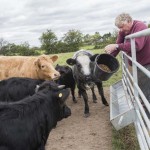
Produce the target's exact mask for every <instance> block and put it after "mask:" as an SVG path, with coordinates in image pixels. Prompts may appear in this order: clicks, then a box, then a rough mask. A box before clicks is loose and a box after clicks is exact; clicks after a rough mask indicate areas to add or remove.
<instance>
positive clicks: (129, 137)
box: [55, 46, 139, 150]
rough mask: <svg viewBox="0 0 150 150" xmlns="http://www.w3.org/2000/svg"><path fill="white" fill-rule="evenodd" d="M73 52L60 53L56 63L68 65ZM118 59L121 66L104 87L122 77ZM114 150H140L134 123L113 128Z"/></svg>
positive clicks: (118, 57) (88, 48)
mask: <svg viewBox="0 0 150 150" xmlns="http://www.w3.org/2000/svg"><path fill="white" fill-rule="evenodd" d="M81 49H86V50H91V51H92V52H93V53H94V54H101V53H105V52H104V50H103V49H93V46H86V47H82V48H81ZM73 54H74V52H70V53H59V54H58V56H59V59H58V60H57V61H56V63H55V64H57V63H58V64H61V65H66V60H67V59H68V58H70V57H72V56H73ZM117 59H118V61H119V63H120V68H119V70H118V71H117V72H116V73H115V74H113V76H112V77H111V78H110V79H109V80H107V81H104V82H103V86H104V87H109V86H110V85H112V84H114V83H115V82H117V81H119V80H120V79H121V78H122V69H121V58H120V56H117ZM112 150H139V145H138V142H137V138H136V134H135V130H134V126H133V125H130V126H127V127H125V128H123V129H121V130H119V131H116V130H115V129H112Z"/></svg>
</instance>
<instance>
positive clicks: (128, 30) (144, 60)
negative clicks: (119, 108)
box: [105, 13, 150, 117]
mask: <svg viewBox="0 0 150 150" xmlns="http://www.w3.org/2000/svg"><path fill="white" fill-rule="evenodd" d="M115 25H116V26H117V27H118V28H119V29H120V31H119V34H118V37H117V41H116V44H109V45H107V46H106V47H105V51H106V53H108V54H111V55H113V56H117V54H118V53H119V52H120V51H124V52H126V53H127V54H128V55H129V56H131V43H130V40H125V36H127V35H129V34H133V33H136V32H138V31H142V30H144V29H147V28H148V27H147V26H146V25H145V24H144V23H143V22H141V21H137V20H133V19H132V17H131V16H130V15H129V14H127V13H122V14H120V15H118V16H117V17H116V19H115ZM135 46H136V60H137V62H138V63H140V64H141V65H142V66H144V67H145V68H146V69H148V70H149V71H150V36H145V37H140V38H135ZM129 65H131V62H130V61H129ZM138 84H139V87H140V88H141V90H142V91H143V93H144V95H145V96H146V98H147V99H148V101H149V102H150V79H149V78H148V77H147V76H146V75H145V74H144V73H143V72H142V71H140V69H138ZM148 116H149V117H150V114H149V115H148Z"/></svg>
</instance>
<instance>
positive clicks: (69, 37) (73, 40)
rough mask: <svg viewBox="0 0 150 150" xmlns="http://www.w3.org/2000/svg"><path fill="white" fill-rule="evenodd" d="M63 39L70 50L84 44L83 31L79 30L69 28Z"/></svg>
mask: <svg viewBox="0 0 150 150" xmlns="http://www.w3.org/2000/svg"><path fill="white" fill-rule="evenodd" d="M62 40H63V41H64V43H66V44H67V45H68V47H69V48H70V51H76V50H78V49H79V47H80V46H81V45H82V33H81V32H80V31H78V30H69V31H68V32H67V33H66V34H65V35H64V37H63V38H62Z"/></svg>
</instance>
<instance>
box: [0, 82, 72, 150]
mask: <svg viewBox="0 0 150 150" xmlns="http://www.w3.org/2000/svg"><path fill="white" fill-rule="evenodd" d="M44 84H46V87H45V86H44ZM47 85H49V86H47ZM68 95H69V89H63V87H62V86H61V87H60V86H58V85H57V84H56V83H55V82H52V81H51V82H50V81H47V83H43V85H42V88H40V89H39V91H38V92H37V93H35V94H34V95H32V96H30V97H27V98H25V99H22V100H20V101H17V102H9V103H8V102H0V150H45V144H46V141H47V138H48V135H49V133H50V131H51V130H52V128H54V127H55V126H56V124H57V122H58V121H60V120H61V119H63V118H67V117H68V116H70V115H71V110H70V108H68V107H67V105H66V104H65V101H66V99H67V97H68Z"/></svg>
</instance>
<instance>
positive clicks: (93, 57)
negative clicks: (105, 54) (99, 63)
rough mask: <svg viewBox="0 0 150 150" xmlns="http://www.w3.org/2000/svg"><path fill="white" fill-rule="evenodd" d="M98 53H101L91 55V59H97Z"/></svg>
mask: <svg viewBox="0 0 150 150" xmlns="http://www.w3.org/2000/svg"><path fill="white" fill-rule="evenodd" d="M98 55H99V54H95V55H93V56H91V57H90V60H91V61H95V58H96V57H97V56H98Z"/></svg>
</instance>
